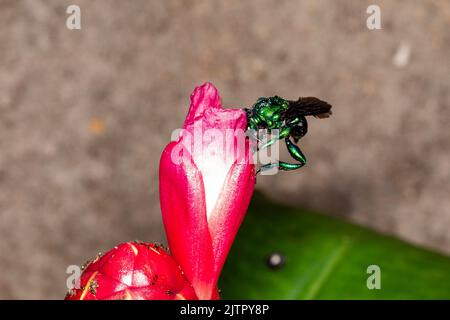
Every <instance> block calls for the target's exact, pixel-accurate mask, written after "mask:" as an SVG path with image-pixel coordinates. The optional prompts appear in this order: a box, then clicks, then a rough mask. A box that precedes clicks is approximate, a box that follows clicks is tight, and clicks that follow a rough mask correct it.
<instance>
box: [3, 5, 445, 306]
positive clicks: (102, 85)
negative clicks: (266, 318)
mask: <svg viewBox="0 0 450 320" xmlns="http://www.w3.org/2000/svg"><path fill="white" fill-rule="evenodd" d="M372 3H375V4H378V5H379V6H380V7H381V13H382V30H373V31H370V30H368V29H367V28H366V18H367V17H368V15H367V14H366V8H367V6H368V5H369V4H372ZM70 4H78V5H80V7H81V12H82V29H81V30H78V31H77V30H68V29H67V28H66V27H65V22H66V17H67V14H66V12H65V11H66V8H67V6H68V5H70ZM449 30H450V2H449V1H445V0H434V1H433V0H428V1H406V0H404V1H351V0H339V1H324V0H321V1H316V0H311V1H268V0H253V1H238V0H233V1H223V2H221V1H143V0H142V1H141V0H139V1H138V0H133V1H118V0H114V1H113V0H95V1H89V0H72V1H68V0H45V1H44V0H29V1H23V0H0V237H1V238H0V239H1V241H0V252H1V256H0V270H1V273H0V298H31V299H35V298H55V299H59V298H62V297H63V296H64V294H65V290H66V288H65V281H66V277H67V275H66V273H65V272H66V267H67V266H68V265H70V264H81V263H82V262H84V261H85V260H86V259H88V258H90V257H93V256H95V254H96V253H97V251H105V250H108V249H109V248H111V247H112V246H114V245H115V244H116V243H118V242H123V241H127V240H132V239H142V240H147V241H152V240H153V241H156V240H163V239H164V235H163V229H162V225H161V219H160V212H159V204H158V190H157V168H158V160H159V155H160V153H161V151H162V149H163V147H164V145H165V144H166V143H167V142H168V140H169V138H170V133H171V131H172V130H173V129H175V128H178V127H180V126H181V124H182V121H183V118H184V116H185V114H186V111H187V107H188V97H189V94H190V92H191V90H192V89H193V88H194V86H196V85H198V84H201V83H202V82H204V81H211V82H213V83H214V84H215V85H216V86H217V87H218V88H219V90H220V91H221V94H222V98H223V102H224V104H225V105H228V106H248V105H250V104H251V103H253V102H254V101H255V99H256V98H257V97H259V96H262V95H265V96H269V95H273V94H279V95H281V96H283V97H288V98H296V97H298V96H299V95H315V96H317V97H320V98H323V99H325V100H327V101H329V102H330V103H332V104H333V106H334V109H333V110H334V115H333V117H332V118H331V119H329V120H320V121H319V120H311V122H310V133H309V135H308V136H307V137H306V138H305V139H304V140H303V141H302V146H303V149H304V152H305V154H306V156H307V158H308V160H309V164H308V166H307V167H306V168H304V169H303V170H301V171H298V172H296V173H282V174H279V175H277V176H274V177H273V176H270V177H261V178H259V179H258V180H259V181H258V188H260V189H262V190H264V191H265V192H266V193H267V194H269V195H270V196H271V197H272V198H274V199H279V200H281V201H286V202H289V203H293V204H298V205H303V206H307V207H310V208H314V209H317V210H322V211H324V212H327V213H329V214H335V215H340V216H342V217H344V218H346V219H349V220H352V221H355V222H357V223H360V224H364V225H368V226H370V227H372V228H374V229H377V230H380V231H382V232H386V233H390V234H393V235H396V236H398V237H401V238H403V239H405V240H407V241H410V242H413V243H417V244H420V245H423V246H427V247H430V248H434V249H436V250H440V251H441V252H444V253H447V254H449V253H450V232H449V230H450V197H449V194H450V161H449V156H450V143H449V141H450V130H449V122H450V91H449V88H450V77H449V71H450V59H449V57H450V33H449ZM274 214H276V213H274Z"/></svg>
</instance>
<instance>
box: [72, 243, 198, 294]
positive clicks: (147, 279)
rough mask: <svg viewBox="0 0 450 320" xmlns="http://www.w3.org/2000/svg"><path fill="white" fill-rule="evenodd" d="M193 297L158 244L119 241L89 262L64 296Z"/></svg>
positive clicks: (176, 269)
mask: <svg viewBox="0 0 450 320" xmlns="http://www.w3.org/2000/svg"><path fill="white" fill-rule="evenodd" d="M185 299H186V300H194V299H197V296H196V295H195V292H194V289H193V288H192V286H191V285H190V284H189V282H188V281H187V280H186V278H185V277H184V275H183V273H182V271H181V270H180V268H179V266H178V265H177V263H176V262H175V261H174V260H173V259H172V257H171V256H170V255H168V254H167V253H166V252H165V251H164V250H163V249H162V248H161V247H159V246H157V245H154V244H151V243H142V242H139V243H138V242H128V243H123V244H120V245H118V246H117V247H115V248H114V249H112V250H110V251H109V252H108V253H106V254H105V255H104V256H102V257H98V258H97V259H95V260H94V261H92V262H90V263H89V265H88V266H87V267H86V269H85V270H84V272H83V274H82V275H81V278H80V288H79V289H72V290H70V292H69V293H68V294H67V296H66V300H185Z"/></svg>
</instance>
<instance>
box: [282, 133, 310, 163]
mask: <svg viewBox="0 0 450 320" xmlns="http://www.w3.org/2000/svg"><path fill="white" fill-rule="evenodd" d="M284 141H286V147H287V149H288V151H289V154H290V155H291V157H292V158H294V159H295V160H297V161H298V162H300V163H298V164H296V165H297V166H298V167H297V168H294V169H298V168H301V167H303V166H304V165H305V164H306V157H305V155H304V154H303V152H302V151H301V150H300V148H299V147H298V146H297V145H296V144H295V143H293V142H292V141H291V139H289V137H286V138H285V139H284ZM286 167H287V168H289V166H286ZM294 169H288V170H294Z"/></svg>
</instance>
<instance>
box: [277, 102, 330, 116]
mask: <svg viewBox="0 0 450 320" xmlns="http://www.w3.org/2000/svg"><path fill="white" fill-rule="evenodd" d="M331 114H332V112H331V105H330V104H329V103H327V102H325V101H322V100H320V99H317V98H314V97H304V98H298V100H297V101H289V107H288V109H287V111H286V113H285V117H286V118H287V119H292V118H295V117H299V116H314V117H317V118H328V117H329V116H330V115H331Z"/></svg>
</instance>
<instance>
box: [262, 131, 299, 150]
mask: <svg viewBox="0 0 450 320" xmlns="http://www.w3.org/2000/svg"><path fill="white" fill-rule="evenodd" d="M290 132H291V128H290V127H282V128H281V131H280V132H279V134H278V135H277V136H276V137H274V138H272V139H271V140H269V141H267V142H266V143H264V144H263V145H262V146H260V147H259V148H258V150H260V149H264V148H267V147H269V146H271V145H272V144H274V143H275V142H277V141H278V140H280V139H283V138H286V137H288V136H289V134H290Z"/></svg>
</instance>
